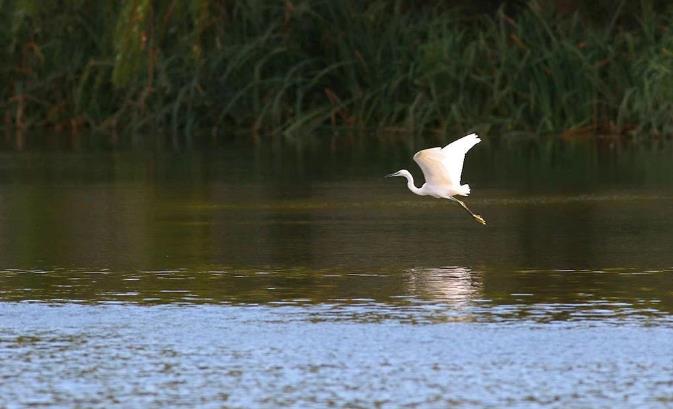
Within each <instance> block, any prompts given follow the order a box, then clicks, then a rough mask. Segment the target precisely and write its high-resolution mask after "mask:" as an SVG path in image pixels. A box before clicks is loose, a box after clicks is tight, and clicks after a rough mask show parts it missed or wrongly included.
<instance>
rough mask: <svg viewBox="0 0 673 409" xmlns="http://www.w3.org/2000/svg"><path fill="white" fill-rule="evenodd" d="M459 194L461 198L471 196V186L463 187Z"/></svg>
mask: <svg viewBox="0 0 673 409" xmlns="http://www.w3.org/2000/svg"><path fill="white" fill-rule="evenodd" d="M458 194H459V195H461V196H467V195H469V194H470V185H461V186H460V189H459V190H458Z"/></svg>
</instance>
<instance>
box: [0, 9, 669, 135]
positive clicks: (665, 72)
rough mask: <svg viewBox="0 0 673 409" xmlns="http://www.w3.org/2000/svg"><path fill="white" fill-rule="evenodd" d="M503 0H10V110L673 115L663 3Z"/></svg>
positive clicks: (41, 120) (182, 114)
mask: <svg viewBox="0 0 673 409" xmlns="http://www.w3.org/2000/svg"><path fill="white" fill-rule="evenodd" d="M496 3H498V2H492V1H487V0H484V1H482V2H477V3H474V2H472V3H471V2H450V3H445V2H432V1H423V2H410V1H404V0H397V1H393V2H391V1H383V0H373V1H368V2H361V1H355V0H346V1H338V2H335V1H331V0H285V1H283V2H270V1H264V0H240V1H235V0H170V1H157V0H126V1H123V2H95V1H92V0H62V1H59V2H39V1H35V0H0V41H1V42H2V44H5V46H4V47H3V48H2V49H1V50H0V53H1V54H0V57H1V58H2V59H1V62H0V79H1V80H2V86H1V88H0V110H1V111H2V112H4V117H3V118H2V120H3V121H4V125H5V127H7V128H18V129H25V128H26V127H29V126H44V125H46V126H52V127H56V128H62V129H66V128H71V129H79V128H81V127H84V126H86V127H90V128H95V129H99V128H101V129H116V130H120V129H121V130H139V129H143V128H147V127H153V128H156V127H158V128H160V129H165V130H170V131H172V133H173V134H175V135H177V134H181V133H186V134H190V135H191V134H192V133H193V132H194V131H195V130H197V129H222V128H230V127H234V128H244V129H251V130H253V131H254V132H258V133H259V132H277V131H285V132H293V131H295V130H300V129H303V130H309V129H312V128H314V127H318V126H323V125H329V124H332V125H338V126H348V127H354V128H391V127H394V128H402V129H407V130H414V131H426V130H440V131H444V130H448V129H452V130H453V129H461V130H464V129H468V128H474V127H475V126H486V125H488V126H495V127H497V128H499V129H503V130H521V131H532V132H556V131H563V130H578V129H584V130H586V129H590V130H593V131H604V132H626V131H633V130H637V131H646V132H650V133H666V134H670V133H671V132H672V131H673V115H671V112H672V111H671V110H672V109H673V72H672V70H671V68H670V67H672V66H673V65H672V64H671V63H672V62H673V33H671V32H669V30H668V28H667V27H668V25H669V22H670V19H671V17H672V14H671V13H670V12H669V11H667V10H666V7H664V6H657V4H658V3H656V2H654V3H653V2H648V1H643V2H640V3H638V4H639V5H641V6H634V4H635V3H632V2H625V1H621V2H619V3H617V4H616V5H615V4H614V3H613V2H612V3H610V4H613V6H612V7H611V8H608V7H607V6H606V3H605V2H601V1H599V2H596V3H595V5H593V6H592V7H588V6H582V3H581V2H580V3H578V4H579V5H578V6H577V7H575V8H574V9H573V8H571V9H570V11H568V10H560V9H555V8H553V7H550V6H549V4H552V3H550V2H537V1H531V2H528V3H527V4H523V3H524V2H522V1H513V2H509V3H508V4H509V6H511V7H509V8H500V9H495V8H494V5H496ZM568 3H569V4H571V3H573V2H568ZM461 5H462V6H466V5H467V6H466V7H461V8H458V7H457V6H461ZM655 6H656V7H657V8H656V9H655V8H653V7H655ZM498 10H499V11H498ZM597 10H598V11H597ZM655 10H656V12H655ZM610 12H612V14H610ZM597 16H598V17H597ZM601 16H606V17H603V18H601Z"/></svg>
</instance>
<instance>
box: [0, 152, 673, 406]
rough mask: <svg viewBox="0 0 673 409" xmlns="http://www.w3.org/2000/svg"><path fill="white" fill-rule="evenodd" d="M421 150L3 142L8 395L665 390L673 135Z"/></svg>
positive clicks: (496, 400) (549, 401) (84, 397)
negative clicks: (437, 186) (457, 196)
mask: <svg viewBox="0 0 673 409" xmlns="http://www.w3.org/2000/svg"><path fill="white" fill-rule="evenodd" d="M421 147H424V146H423V145H421V144H420V143H419V146H408V144H404V145H403V144H396V143H390V142H388V143H376V141H370V142H366V143H365V142H358V141H355V142H352V141H351V142H348V141H342V140H338V139H337V140H325V141H321V140H319V139H318V140H316V141H314V142H312V143H306V144H304V145H300V144H298V143H297V144H293V145H290V146H281V145H280V144H279V143H276V144H275V145H274V144H272V145H271V146H262V147H260V146H257V147H250V146H234V145H232V146H228V147H216V148H208V149H195V150H188V151H185V152H178V153H171V152H165V151H154V150H144V151H141V152H138V151H118V152H101V151H95V150H88V151H87V150H84V151H72V150H68V151H62V150H54V149H35V150H32V151H29V152H20V153H16V152H12V151H2V152H0V300H2V302H1V303H0V359H2V362H3V366H2V367H1V369H0V379H2V380H3V381H2V382H0V406H8V405H11V404H16V405H17V406H16V407H23V406H26V407H28V406H70V407H73V406H74V407H78V406H79V407H115V406H117V407H128V406H134V407H135V406H143V407H168V406H171V407H175V406H184V407H193V406H202V407H211V406H212V407H223V406H224V407H259V406H262V407H277V406H292V407H306V406H316V407H323V406H329V405H332V406H337V407H341V406H344V407H346V406H347V407H373V406H377V405H378V406H385V407H388V406H390V407H397V406H400V405H409V406H411V407H446V405H454V406H461V405H462V406H466V407H474V406H477V407H489V406H500V407H502V406H517V407H537V406H540V405H543V406H558V407H587V406H589V407H596V406H612V407H619V406H623V407H639V406H642V405H645V406H648V407H656V406H661V407H666V406H667V405H670V404H671V402H673V388H671V385H673V376H671V375H669V374H671V373H673V354H672V352H673V350H672V348H673V347H672V346H671V345H672V343H671V342H670V341H669V340H670V339H671V336H673V280H672V278H673V160H672V159H673V148H672V147H671V146H669V145H666V144H664V145H651V146H650V145H648V146H621V145H616V146H611V145H610V144H609V143H603V142H601V143H590V144H589V143H569V144H554V143H542V144H532V143H526V142H519V143H513V144H505V143H502V142H501V143H499V144H496V143H493V142H492V143H490V144H489V143H488V142H486V143H482V144H480V145H478V146H477V147H476V148H475V149H474V151H472V152H470V155H469V156H468V158H467V160H466V166H465V171H464V173H463V178H464V181H465V182H467V183H469V184H470V185H471V186H472V192H473V194H472V196H470V197H469V198H468V200H467V202H468V204H469V205H470V206H471V207H472V208H473V209H474V210H476V211H477V212H478V213H480V214H481V215H483V216H484V217H485V218H486V220H487V221H488V225H487V226H486V227H484V226H481V225H479V224H477V223H475V222H474V221H473V220H471V219H470V218H469V217H468V216H467V215H466V214H465V213H464V212H463V211H462V210H461V209H460V208H458V207H457V206H456V205H453V204H451V203H447V202H444V201H440V200H436V199H430V198H424V197H416V196H414V195H412V194H411V193H410V192H409V191H407V190H406V187H405V186H404V183H403V181H402V180H401V179H396V180H390V179H384V178H383V175H385V174H387V173H390V172H392V171H396V170H398V169H400V168H407V169H409V170H410V171H411V172H412V173H414V175H416V177H417V185H420V184H421V181H422V178H421V176H420V172H419V171H418V169H417V167H416V165H415V164H414V163H413V162H412V161H411V155H412V154H413V151H414V148H421ZM17 374H18V375H17ZM10 380H11V382H8V381H10Z"/></svg>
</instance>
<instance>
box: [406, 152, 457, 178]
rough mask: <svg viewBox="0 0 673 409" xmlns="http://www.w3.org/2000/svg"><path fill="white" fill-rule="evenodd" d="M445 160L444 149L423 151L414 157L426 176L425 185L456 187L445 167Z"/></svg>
mask: <svg viewBox="0 0 673 409" xmlns="http://www.w3.org/2000/svg"><path fill="white" fill-rule="evenodd" d="M445 159H446V158H445V155H444V154H443V153H442V148H430V149H423V150H422V151H419V152H417V153H416V154H415V155H414V160H415V161H416V163H418V166H420V167H421V170H422V171H423V176H425V183H427V184H430V185H434V186H438V187H439V186H446V187H450V186H454V185H455V183H454V181H453V180H452V179H451V177H450V174H449V169H448V168H447V167H446V165H445Z"/></svg>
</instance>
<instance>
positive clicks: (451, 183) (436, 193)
mask: <svg viewBox="0 0 673 409" xmlns="http://www.w3.org/2000/svg"><path fill="white" fill-rule="evenodd" d="M480 141H481V139H479V137H478V136H477V134H476V133H472V134H469V135H467V136H464V137H462V138H460V139H458V140H456V141H453V142H451V143H450V144H448V145H446V146H445V147H443V148H439V147H437V148H429V149H423V150H422V151H419V152H416V154H415V155H414V160H415V161H416V163H418V166H420V167H421V170H422V171H423V176H425V183H424V184H423V186H421V187H420V188H417V187H416V186H415V185H414V177H413V176H411V173H409V171H408V170H406V169H402V170H400V171H397V172H395V173H391V174H390V175H386V177H392V176H402V177H403V178H405V179H407V187H408V188H409V190H411V191H412V192H413V193H415V194H417V195H420V196H432V197H436V198H438V199H449V200H452V201H454V202H456V203H458V204H459V205H460V206H462V208H463V209H465V210H466V211H467V212H468V213H469V214H470V215H472V217H474V219H475V220H476V221H478V222H479V223H481V224H484V225H485V224H486V220H484V218H483V217H481V216H479V215H478V214H475V213H474V212H472V210H470V209H469V208H468V207H467V206H466V205H465V203H463V201H462V200H459V199H456V198H455V197H454V196H456V195H460V196H467V195H469V194H470V186H469V185H461V184H460V174H461V173H462V172H463V161H464V160H465V154H466V153H467V151H469V150H470V149H471V148H472V147H473V146H474V145H476V144H478V143H479V142H480Z"/></svg>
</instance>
